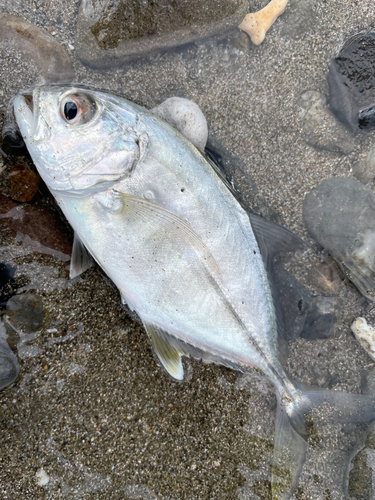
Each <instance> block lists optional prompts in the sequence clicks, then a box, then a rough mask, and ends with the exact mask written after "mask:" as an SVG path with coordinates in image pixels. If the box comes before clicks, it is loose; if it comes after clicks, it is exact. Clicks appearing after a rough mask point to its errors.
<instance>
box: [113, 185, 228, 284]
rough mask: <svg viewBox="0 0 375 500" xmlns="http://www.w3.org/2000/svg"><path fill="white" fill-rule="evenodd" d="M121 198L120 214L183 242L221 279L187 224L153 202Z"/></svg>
mask: <svg viewBox="0 0 375 500" xmlns="http://www.w3.org/2000/svg"><path fill="white" fill-rule="evenodd" d="M122 197H123V203H124V208H123V211H122V213H123V214H124V215H125V216H126V217H127V218H129V219H132V220H135V221H140V222H142V223H144V224H147V225H149V226H150V227H151V228H152V229H153V230H155V231H163V233H164V234H165V236H166V237H170V238H179V239H183V240H185V241H186V243H188V244H189V245H191V246H192V247H193V248H194V250H195V251H196V252H197V253H198V254H199V255H200V257H203V259H204V260H205V261H206V262H207V263H208V264H209V266H210V267H211V268H212V269H213V270H214V271H215V273H216V274H218V275H219V276H220V277H221V272H220V269H219V267H218V265H217V263H216V261H215V259H214V257H213V255H212V254H211V252H210V251H209V249H208V248H207V247H206V245H205V244H204V243H203V241H202V239H201V237H200V236H199V235H198V234H197V233H196V232H195V231H194V230H193V229H192V227H191V226H190V224H189V223H188V222H186V221H185V220H183V219H181V217H179V216H178V215H176V214H174V213H172V212H170V211H169V210H166V209H165V208H163V207H162V206H161V205H159V204H157V203H154V202H153V201H149V200H144V199H143V198H139V197H138V196H133V195H130V194H124V193H122Z"/></svg>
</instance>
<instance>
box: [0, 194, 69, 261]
mask: <svg viewBox="0 0 375 500" xmlns="http://www.w3.org/2000/svg"><path fill="white" fill-rule="evenodd" d="M0 220H1V224H2V226H3V227H5V228H7V229H9V231H10V233H11V235H12V236H13V237H15V238H16V239H18V240H19V241H22V242H23V243H24V244H27V245H28V246H30V247H31V249H32V250H33V251H34V252H38V253H42V254H45V255H53V256H54V257H57V258H58V259H60V260H61V261H63V262H67V261H69V260H70V255H71V253H72V244H71V235H70V233H69V230H68V229H67V227H66V226H65V225H64V224H63V223H62V222H61V220H60V219H59V216H58V215H57V214H56V213H55V212H53V211H52V210H51V211H50V210H48V209H47V208H46V207H42V206H38V205H19V204H18V203H15V202H14V201H12V200H11V199H10V198H7V197H6V196H4V195H1V194H0Z"/></svg>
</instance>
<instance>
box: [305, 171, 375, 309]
mask: <svg viewBox="0 0 375 500" xmlns="http://www.w3.org/2000/svg"><path fill="white" fill-rule="evenodd" d="M302 215H303V220H304V223H305V226H306V228H307V230H308V231H309V233H310V234H311V236H312V237H313V238H314V239H315V240H316V241H317V242H318V243H319V244H320V245H322V246H323V247H324V248H325V249H326V250H328V252H329V253H330V254H331V255H332V257H333V258H334V259H335V260H336V262H337V263H338V264H339V266H340V267H341V269H342V271H343V272H344V273H345V275H346V276H347V277H348V279H349V280H351V281H352V282H353V283H354V284H355V285H356V286H357V288H358V289H359V290H360V291H361V292H362V294H363V295H364V296H365V297H367V298H368V299H369V300H372V301H375V272H374V269H375V194H374V193H373V192H372V191H371V190H370V189H368V188H367V187H365V186H364V185H363V184H361V183H360V182H358V181H356V180H354V179H349V178H344V177H333V178H331V179H327V180H325V181H323V182H322V183H321V184H320V185H319V186H318V187H316V188H315V189H313V190H312V191H310V192H309V193H308V194H307V195H306V197H305V200H304V203H303V209H302Z"/></svg>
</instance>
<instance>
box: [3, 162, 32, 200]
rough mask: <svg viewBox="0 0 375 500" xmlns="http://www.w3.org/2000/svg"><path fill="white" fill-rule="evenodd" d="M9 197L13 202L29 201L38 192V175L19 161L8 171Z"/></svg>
mask: <svg viewBox="0 0 375 500" xmlns="http://www.w3.org/2000/svg"><path fill="white" fill-rule="evenodd" d="M9 180H10V196H11V198H12V200H14V201H21V202H26V201H31V200H32V199H33V198H34V196H35V195H36V193H37V192H38V186H39V182H40V175H39V174H38V173H37V172H35V171H34V170H31V168H30V167H29V166H28V165H26V163H24V162H23V161H21V160H18V161H17V162H16V163H15V164H14V165H13V166H12V168H11V169H10V172H9Z"/></svg>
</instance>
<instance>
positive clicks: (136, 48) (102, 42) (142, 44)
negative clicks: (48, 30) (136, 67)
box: [75, 0, 248, 68]
mask: <svg viewBox="0 0 375 500" xmlns="http://www.w3.org/2000/svg"><path fill="white" fill-rule="evenodd" d="M247 11H248V2H247V1H246V0H206V1H205V2H202V1H201V0H179V1H178V2H170V0H159V1H158V2H146V3H145V2H143V1H142V0H130V1H129V0H119V1H117V2H115V3H108V2H96V1H95V0H87V1H85V2H81V5H80V9H79V13H78V19H77V26H76V37H75V46H76V51H77V55H78V57H79V58H80V59H81V61H82V62H84V63H85V64H88V65H89V66H92V67H95V68H113V67H114V66H119V65H120V64H122V63H123V62H125V61H128V60H130V59H134V58H135V57H140V56H144V55H146V54H150V53H154V52H156V51H160V50H164V49H168V48H171V47H177V46H179V45H183V44H186V43H191V42H193V41H195V40H199V39H200V38H205V37H208V36H211V35H216V34H219V33H222V32H225V31H228V30H230V29H231V28H236V27H237V26H238V24H239V23H240V22H241V21H242V19H243V18H244V17H245V15H246V13H247Z"/></svg>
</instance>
